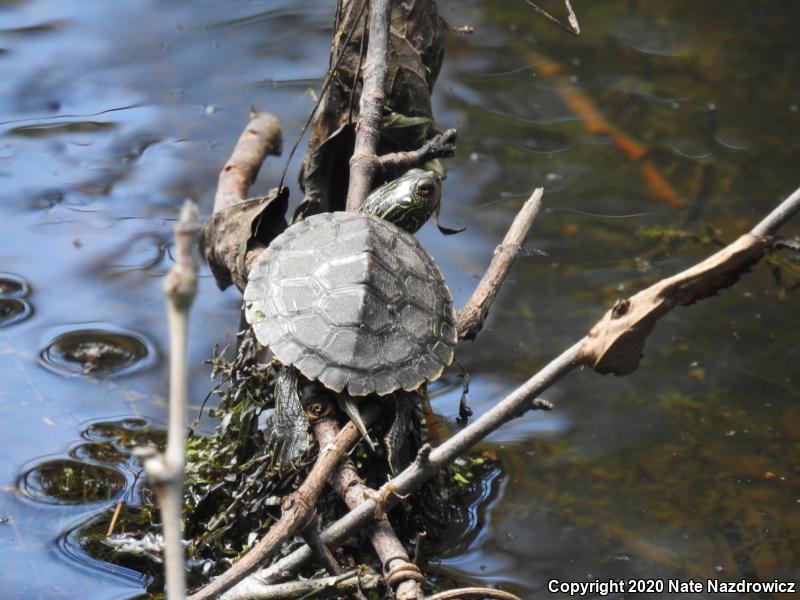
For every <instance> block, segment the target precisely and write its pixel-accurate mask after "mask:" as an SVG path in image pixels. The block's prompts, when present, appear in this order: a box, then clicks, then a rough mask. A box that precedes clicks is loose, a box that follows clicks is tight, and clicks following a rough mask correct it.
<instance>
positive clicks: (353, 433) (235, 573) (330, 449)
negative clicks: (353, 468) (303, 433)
mask: <svg viewBox="0 0 800 600" xmlns="http://www.w3.org/2000/svg"><path fill="white" fill-rule="evenodd" d="M377 414H378V411H377V406H376V405H375V404H367V405H366V407H365V408H364V409H363V410H362V418H363V419H364V422H365V423H366V424H367V425H368V424H369V423H370V422H371V421H372V420H374V419H375V417H376V416H377ZM335 427H337V425H336V422H335V421H334V420H333V419H329V418H323V419H319V420H318V421H316V422H315V423H314V430H315V432H316V431H318V430H320V429H326V428H335ZM360 438H361V434H360V433H359V431H358V428H357V427H356V426H355V424H353V423H352V422H348V423H347V425H345V426H344V427H343V428H342V430H341V431H339V433H338V434H337V435H335V437H334V441H333V443H331V444H328V445H326V446H325V447H322V448H320V449H319V454H318V455H317V460H316V462H315V463H314V466H313V467H312V468H311V471H310V472H309V474H308V476H307V477H306V479H305V481H303V483H302V485H301V486H300V487H299V488H297V490H296V491H294V492H293V493H291V494H289V495H288V496H286V498H284V499H283V502H282V503H281V510H282V511H283V512H282V515H281V518H280V520H279V521H278V522H277V523H275V524H274V525H273V526H272V527H271V528H270V529H269V531H267V533H266V535H264V537H263V538H261V540H259V542H258V543H257V544H256V545H255V546H253V547H252V548H251V549H250V551H249V552H248V553H247V554H245V555H244V556H243V557H242V558H241V559H240V560H239V562H237V563H236V564H234V565H233V566H232V567H231V568H230V569H228V570H227V571H225V572H224V573H223V574H222V575H220V576H219V577H217V578H216V579H214V580H213V581H212V582H211V583H209V584H208V585H206V586H205V587H203V588H201V589H200V590H198V591H197V592H195V593H194V594H192V596H190V598H191V600H208V599H210V598H216V597H217V596H218V595H220V594H222V593H223V592H224V591H225V590H227V589H229V588H231V587H232V586H234V585H236V584H237V583H238V582H239V581H241V580H242V579H243V578H244V577H246V576H247V575H249V574H250V573H252V572H253V571H254V570H255V569H257V568H258V566H259V565H260V564H261V563H263V562H265V561H266V560H268V559H269V558H270V557H272V556H273V555H274V554H275V553H276V552H277V551H278V550H279V549H280V547H281V544H283V542H285V541H286V540H288V539H290V538H291V537H292V536H294V535H295V534H297V533H299V532H300V530H302V529H303V528H304V527H306V525H307V524H308V522H309V519H310V518H311V517H312V516H313V514H314V507H315V505H316V503H317V499H318V498H319V495H320V493H321V492H322V490H323V488H324V486H325V482H326V481H327V480H328V478H329V477H330V475H331V473H333V471H334V469H335V468H336V465H338V464H339V461H340V460H341V459H342V457H343V456H345V455H346V454H347V453H348V452H350V450H351V449H352V448H353V446H355V444H356V442H357V441H358V440H359V439H360ZM323 540H324V538H323ZM326 543H327V542H326ZM306 547H307V546H306Z"/></svg>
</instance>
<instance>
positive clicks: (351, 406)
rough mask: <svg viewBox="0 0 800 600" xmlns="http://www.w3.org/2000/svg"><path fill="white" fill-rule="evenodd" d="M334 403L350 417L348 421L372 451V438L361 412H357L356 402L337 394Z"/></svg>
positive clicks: (346, 396) (345, 395) (373, 446)
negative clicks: (351, 422)
mask: <svg viewBox="0 0 800 600" xmlns="http://www.w3.org/2000/svg"><path fill="white" fill-rule="evenodd" d="M336 402H337V403H338V404H339V408H341V409H342V412H344V414H346V415H347V416H348V417H350V420H351V421H353V424H354V425H355V426H356V427H357V428H358V430H359V431H360V432H361V435H363V436H364V439H365V440H366V441H367V443H368V444H369V447H370V448H372V450H373V451H374V450H375V442H373V441H372V438H371V437H369V432H368V431H367V426H366V424H365V423H364V419H362V418H361V411H359V410H358V402H356V401H355V399H354V398H353V397H352V396H351V395H350V394H347V393H343V394H337V395H336Z"/></svg>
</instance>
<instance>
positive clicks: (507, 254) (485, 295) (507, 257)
mask: <svg viewBox="0 0 800 600" xmlns="http://www.w3.org/2000/svg"><path fill="white" fill-rule="evenodd" d="M543 193H544V189H542V188H537V189H536V190H535V191H534V192H533V194H532V195H531V197H530V198H528V200H527V201H526V202H525V204H523V205H522V208H521V209H520V210H519V213H517V216H516V217H515V218H514V222H513V223H511V227H509V228H508V233H506V237H505V238H504V239H503V242H502V243H501V244H500V245H499V246H497V248H495V250H494V256H493V257H492V262H491V263H490V264H489V267H488V268H487V269H486V273H485V274H484V276H483V279H481V281H480V283H478V286H477V287H476V288H475V291H474V292H473V293H472V297H471V298H470V299H469V300H468V301H467V303H466V304H465V305H464V307H463V308H462V309H461V310H459V311H458V315H457V316H456V331H458V337H459V338H461V339H467V340H471V339H475V336H476V335H478V332H479V331H480V329H481V327H482V326H483V321H484V319H486V315H487V314H488V313H489V307H490V306H491V305H492V302H493V301H494V298H495V296H496V295H497V292H498V291H499V290H500V286H501V285H503V281H504V280H505V278H506V275H508V272H509V270H510V269H511V265H512V264H514V259H515V258H516V257H517V254H519V250H520V248H521V247H522V244H523V243H524V242H525V238H526V237H527V235H528V231H530V228H531V225H533V221H534V220H535V219H536V215H537V214H538V213H539V208H540V207H541V205H542V194H543Z"/></svg>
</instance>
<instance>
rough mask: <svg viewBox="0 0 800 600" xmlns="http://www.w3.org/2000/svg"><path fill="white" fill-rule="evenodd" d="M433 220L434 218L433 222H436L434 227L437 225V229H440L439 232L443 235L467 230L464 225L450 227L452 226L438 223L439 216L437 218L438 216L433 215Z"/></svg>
mask: <svg viewBox="0 0 800 600" xmlns="http://www.w3.org/2000/svg"><path fill="white" fill-rule="evenodd" d="M433 220H434V222H435V223H436V227H437V228H438V229H439V231H440V232H442V234H444V235H454V234H456V233H461V232H462V231H466V230H467V228H466V227H456V228H452V227H445V226H444V225H442V224H441V223H439V218H438V216H435V217H434V218H433Z"/></svg>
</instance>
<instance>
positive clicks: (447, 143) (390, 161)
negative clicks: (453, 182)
mask: <svg viewBox="0 0 800 600" xmlns="http://www.w3.org/2000/svg"><path fill="white" fill-rule="evenodd" d="M457 134H458V132H457V131H456V130H455V129H448V130H447V131H445V132H444V133H440V134H439V135H437V136H435V137H432V138H431V139H429V140H428V141H427V142H425V144H423V146H422V147H421V148H419V149H417V150H410V151H408V152H391V153H389V154H383V155H381V156H380V157H379V158H378V167H379V169H380V170H381V171H382V172H386V171H389V170H391V171H397V172H402V171H406V170H408V169H410V168H412V167H419V166H422V165H423V164H425V163H426V162H428V161H429V160H433V159H434V158H447V157H449V156H453V155H454V154H455V153H456V136H457Z"/></svg>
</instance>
